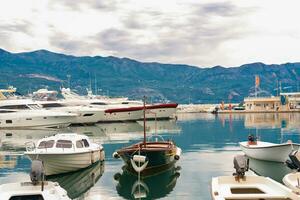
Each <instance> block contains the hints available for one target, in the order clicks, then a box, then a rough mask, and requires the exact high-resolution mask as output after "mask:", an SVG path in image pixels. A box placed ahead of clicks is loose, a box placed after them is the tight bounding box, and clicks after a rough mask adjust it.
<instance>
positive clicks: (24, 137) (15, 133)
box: [0, 129, 63, 152]
mask: <svg viewBox="0 0 300 200" xmlns="http://www.w3.org/2000/svg"><path fill="white" fill-rule="evenodd" d="M61 131H63V130H59V129H7V130H6V129H0V150H1V151H10V152H12V151H13V152H16V151H24V150H25V143H26V142H30V141H33V142H37V141H38V140H39V139H41V138H43V137H46V136H51V135H54V134H56V133H58V132H61Z"/></svg>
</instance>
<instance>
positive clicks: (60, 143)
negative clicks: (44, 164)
mask: <svg viewBox="0 0 300 200" xmlns="http://www.w3.org/2000/svg"><path fill="white" fill-rule="evenodd" d="M56 148H72V141H70V140H57V142H56Z"/></svg>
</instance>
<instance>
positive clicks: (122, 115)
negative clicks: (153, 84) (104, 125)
mask: <svg viewBox="0 0 300 200" xmlns="http://www.w3.org/2000/svg"><path fill="white" fill-rule="evenodd" d="M142 116H143V110H142V109H137V110H133V109H132V110H131V109H130V108H120V109H108V110H106V111H105V114H104V117H103V119H100V120H99V122H113V121H135V120H138V119H141V117H142Z"/></svg>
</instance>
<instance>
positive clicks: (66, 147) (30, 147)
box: [24, 133, 105, 175]
mask: <svg viewBox="0 0 300 200" xmlns="http://www.w3.org/2000/svg"><path fill="white" fill-rule="evenodd" d="M24 154H25V155H27V156H29V158H30V159H31V160H36V159H39V160H42V161H43V163H44V167H45V175H53V174H61V173H66V172H72V171H76V170H79V169H82V168H86V167H88V166H90V165H91V164H93V163H95V162H98V161H103V160H104V158H105V154H104V149H103V147H102V145H99V144H96V143H92V142H91V141H90V140H89V138H88V137H87V136H84V135H78V134H76V133H66V134H57V135H55V136H50V137H47V138H43V139H41V140H39V141H38V143H37V145H35V144H34V143H28V144H27V145H26V152H25V153H24Z"/></svg>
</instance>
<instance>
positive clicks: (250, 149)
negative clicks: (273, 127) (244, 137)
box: [239, 135, 300, 162]
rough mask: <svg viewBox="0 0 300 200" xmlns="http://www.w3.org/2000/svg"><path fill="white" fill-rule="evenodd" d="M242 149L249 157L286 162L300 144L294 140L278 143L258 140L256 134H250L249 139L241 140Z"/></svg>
mask: <svg viewBox="0 0 300 200" xmlns="http://www.w3.org/2000/svg"><path fill="white" fill-rule="evenodd" d="M239 144H240V147H241V149H242V151H243V152H244V153H245V154H246V155H247V156H249V157H251V158H255V159H258V160H267V161H274V162H285V161H286V160H287V159H288V155H289V154H290V153H291V152H292V151H293V150H296V149H299V147H300V145H299V144H295V143H292V142H287V143H282V144H276V143H271V142H262V141H257V139H256V138H255V136H253V135H249V137H248V141H245V142H240V143H239Z"/></svg>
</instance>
